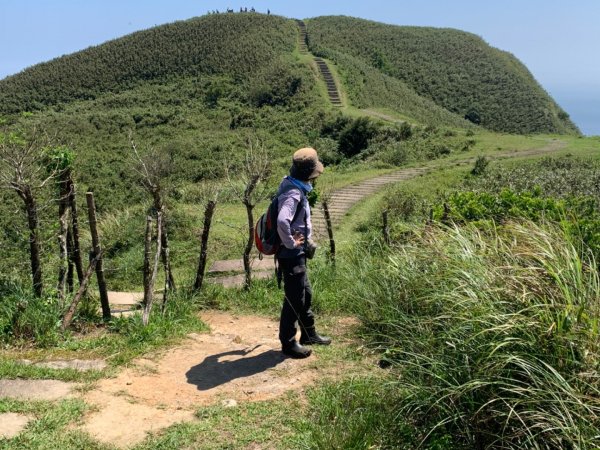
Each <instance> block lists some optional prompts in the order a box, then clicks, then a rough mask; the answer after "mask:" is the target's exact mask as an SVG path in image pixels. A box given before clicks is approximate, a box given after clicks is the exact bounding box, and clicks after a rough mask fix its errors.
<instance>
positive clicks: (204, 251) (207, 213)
mask: <svg viewBox="0 0 600 450" xmlns="http://www.w3.org/2000/svg"><path fill="white" fill-rule="evenodd" d="M216 206H217V202H215V201H214V200H210V201H209V202H208V203H207V204H206V208H205V209H204V227H203V228H202V239H201V244H200V258H199V260H198V270H197V271H196V281H195V282H194V291H199V290H200V289H202V282H203V281H204V270H205V269H206V258H207V255H208V236H209V233H210V225H211V223H212V218H213V214H214V212H215V207H216Z"/></svg>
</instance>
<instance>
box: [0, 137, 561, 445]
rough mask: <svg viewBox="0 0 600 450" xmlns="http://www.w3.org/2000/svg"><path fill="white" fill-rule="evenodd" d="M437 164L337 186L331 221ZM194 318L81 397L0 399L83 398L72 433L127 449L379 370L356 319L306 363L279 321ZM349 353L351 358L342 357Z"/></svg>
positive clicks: (61, 391)
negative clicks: (198, 326)
mask: <svg viewBox="0 0 600 450" xmlns="http://www.w3.org/2000/svg"><path fill="white" fill-rule="evenodd" d="M564 146H565V143H564V142H562V141H559V140H552V141H550V142H549V143H548V144H547V145H545V146H543V147H539V148H535V149H531V150H526V151H519V152H498V153H497V154H496V155H495V156H494V157H495V158H511V157H515V156H519V157H522V156H537V155H544V154H550V153H552V152H554V151H557V150H560V149H561V148H563V147H564ZM473 159H474V158H469V159H464V160H461V161H452V165H456V164H467V163H470V162H471V161H472V160H473ZM441 164H444V163H443V162H442V163H441ZM439 165H440V163H437V164H436V165H430V166H423V167H419V168H411V169H402V170H400V171H396V172H392V173H391V174H386V175H382V176H379V177H374V178H371V179H369V180H364V181H362V182H360V183H357V184H356V185H355V187H356V186H357V187H358V188H357V189H355V191H354V193H355V194H356V195H354V194H352V195H349V194H348V191H347V188H348V187H346V188H343V189H340V190H339V191H337V192H336V193H334V195H335V194H337V195H338V197H337V198H338V199H339V200H340V201H341V200H344V203H343V207H342V208H340V209H339V211H336V212H335V217H336V220H337V221H340V220H342V219H343V216H344V214H345V212H344V211H347V210H348V209H349V208H350V207H352V206H353V205H354V204H356V203H357V202H359V201H364V200H366V199H368V197H369V196H370V195H372V194H373V193H375V192H376V191H377V190H378V189H380V188H382V187H383V186H385V185H387V184H389V183H395V182H402V180H405V179H410V178H414V177H416V176H419V175H421V174H423V173H424V172H426V171H427V170H430V169H433V168H435V167H439ZM233 292H234V291H232V295H234V294H233ZM140 298H141V297H140V293H134V292H121V293H111V294H110V296H109V299H111V303H112V304H113V305H116V304H119V305H121V306H124V307H131V306H132V305H133V304H135V303H137V302H138V301H139V299H140ZM130 312H133V310H130ZM200 315H201V319H202V320H203V322H205V323H206V324H207V325H208V326H209V327H210V331H209V332H207V333H193V334H190V335H189V336H187V338H186V339H185V340H184V341H182V342H181V343H179V344H178V345H176V346H173V347H171V348H168V349H165V350H163V351H160V352H156V353H154V354H151V355H146V356H145V357H144V358H139V359H137V360H135V361H133V362H132V363H130V364H129V365H127V366H126V367H125V368H123V369H122V370H120V372H119V373H118V374H117V375H116V376H115V377H114V378H105V379H102V380H99V381H98V382H96V383H94V385H92V386H91V387H89V386H88V387H86V389H84V390H83V391H82V390H81V389H77V387H78V386H77V385H73V384H71V383H63V382H57V381H54V380H26V381H28V382H30V383H25V384H23V386H20V385H19V386H15V385H14V383H13V384H12V385H10V386H8V385H7V386H2V385H0V397H2V396H3V395H4V394H5V393H7V392H8V391H9V389H12V390H13V391H15V390H16V391H20V395H21V397H23V396H25V395H30V398H32V399H35V398H36V397H35V395H34V394H35V393H36V392H40V393H41V394H44V396H45V397H47V396H48V395H50V394H52V400H56V399H59V398H71V397H74V396H75V397H80V398H82V399H83V400H84V401H85V402H86V403H87V404H89V405H90V408H89V409H88V411H87V412H86V414H85V415H84V417H82V420H81V423H80V424H78V425H77V427H78V428H79V429H81V430H82V431H85V432H87V433H89V434H90V435H91V436H93V437H94V438H95V439H97V440H99V441H100V442H104V443H108V444H111V445H114V446H116V447H118V448H128V447H131V446H133V445H135V444H137V443H139V442H141V441H143V440H144V439H145V438H146V437H147V435H148V433H150V432H160V431H161V430H163V429H165V428H167V427H169V426H171V425H173V424H175V423H179V422H189V421H195V420H199V419H198V418H197V417H196V414H195V413H196V411H197V410H198V408H201V407H203V406H211V405H217V406H218V405H220V406H222V407H224V408H228V407H232V408H235V407H236V406H237V405H239V404H240V403H244V402H256V401H266V400H271V399H275V398H278V397H280V396H282V395H284V394H288V395H289V393H291V395H295V396H299V397H300V398H302V396H303V394H304V392H305V390H306V389H307V388H308V387H310V386H311V385H312V384H314V383H315V382H316V381H317V380H323V379H334V380H335V379H336V378H338V377H340V376H342V375H344V374H349V373H353V374H357V373H365V374H367V373H370V374H373V373H379V371H380V369H379V368H378V367H377V365H376V361H375V360H374V359H373V356H371V355H368V354H366V353H361V355H362V356H361V357H359V358H357V357H356V356H355V354H356V352H357V350H356V349H357V347H358V346H357V342H356V341H355V340H354V339H355V338H353V336H354V335H355V334H354V329H355V328H356V326H357V325H358V323H357V321H356V320H355V319H353V318H349V317H338V318H333V319H330V320H323V321H322V322H323V323H322V329H323V331H324V332H325V333H327V334H329V335H331V336H332V337H333V338H334V343H333V345H332V346H330V347H327V348H315V349H314V350H313V355H312V356H311V357H310V358H308V359H305V360H293V359H289V358H285V357H284V356H283V355H282V353H281V352H280V344H279V341H278V337H277V335H278V322H277V321H276V320H275V319H273V318H269V317H265V316H260V315H242V314H235V313H232V312H223V311H204V312H202V313H201V314H200ZM351 353H352V354H353V356H352V357H349V355H350V354H351ZM0 381H2V380H0ZM5 381H11V380H5ZM17 381H19V380H17ZM21 381H23V380H21ZM36 383H37V384H36ZM44 383H45V384H44ZM49 383H53V384H52V386H50V384H49ZM34 384H35V386H34ZM38 384H39V386H38ZM17 394H19V392H17ZM45 397H44V398H45ZM13 419H14V418H13ZM27 420H28V419H27V418H26V417H17V418H16V419H15V420H12V421H11V422H10V423H9V422H8V419H6V420H5V418H4V417H3V422H6V423H7V425H6V426H7V427H8V428H10V430H8V431H6V430H1V429H0V432H2V433H3V434H4V433H5V432H13V433H17V432H18V430H19V428H18V427H19V426H21V425H19V424H23V423H24V422H26V421H27ZM11 424H13V425H11Z"/></svg>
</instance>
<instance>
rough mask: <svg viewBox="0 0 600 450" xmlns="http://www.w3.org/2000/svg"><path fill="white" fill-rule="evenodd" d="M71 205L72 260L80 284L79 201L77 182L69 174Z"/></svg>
mask: <svg viewBox="0 0 600 450" xmlns="http://www.w3.org/2000/svg"><path fill="white" fill-rule="evenodd" d="M69 207H70V208H71V224H72V226H73V255H72V261H73V263H74V264H75V270H77V280H78V281H79V284H80V285H81V283H82V282H83V277H84V274H83V260H82V258H81V250H80V249H81V247H80V246H79V216H78V214H77V201H76V198H75V184H74V183H73V179H72V178H71V177H70V176H69Z"/></svg>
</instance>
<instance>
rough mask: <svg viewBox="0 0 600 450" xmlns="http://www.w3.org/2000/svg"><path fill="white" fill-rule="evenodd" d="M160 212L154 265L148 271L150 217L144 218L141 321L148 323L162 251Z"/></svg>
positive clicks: (150, 245)
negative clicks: (144, 237)
mask: <svg viewBox="0 0 600 450" xmlns="http://www.w3.org/2000/svg"><path fill="white" fill-rule="evenodd" d="M161 219H162V214H161V213H158V214H157V217H156V233H157V236H156V255H155V256H154V267H153V268H152V272H151V271H150V253H151V251H152V217H150V216H148V217H147V218H146V243H145V246H144V312H143V314H142V323H143V324H144V325H148V322H149V320H150V312H151V311H152V297H153V294H154V281H155V280H156V272H157V271H158V261H159V260H160V255H161V252H162V246H161V243H162V240H161V232H162V220H161Z"/></svg>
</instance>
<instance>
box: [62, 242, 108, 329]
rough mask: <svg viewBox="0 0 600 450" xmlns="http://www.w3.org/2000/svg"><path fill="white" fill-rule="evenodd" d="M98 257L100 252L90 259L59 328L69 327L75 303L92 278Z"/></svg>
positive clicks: (77, 302) (75, 306) (76, 303)
mask: <svg viewBox="0 0 600 450" xmlns="http://www.w3.org/2000/svg"><path fill="white" fill-rule="evenodd" d="M100 257H101V254H98V255H97V256H95V257H94V258H93V259H92V260H91V261H90V265H89V266H88V269H87V271H86V273H85V275H84V276H83V280H81V284H80V285H79V289H78V290H77V293H76V294H75V297H73V301H72V302H71V305H70V306H69V309H68V310H67V312H66V313H65V316H64V317H63V320H62V325H61V329H62V330H63V331H64V330H66V329H67V328H68V327H69V325H70V324H71V321H72V320H73V316H74V315H75V310H76V309H77V305H78V304H79V301H80V300H81V297H82V296H83V294H84V293H85V291H86V289H87V286H88V283H89V281H90V279H91V278H92V274H93V273H94V270H95V269H96V264H97V263H98V260H99V259H100Z"/></svg>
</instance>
